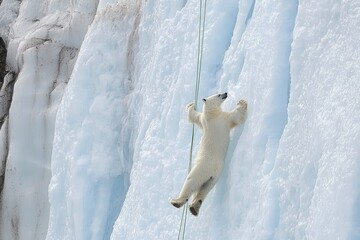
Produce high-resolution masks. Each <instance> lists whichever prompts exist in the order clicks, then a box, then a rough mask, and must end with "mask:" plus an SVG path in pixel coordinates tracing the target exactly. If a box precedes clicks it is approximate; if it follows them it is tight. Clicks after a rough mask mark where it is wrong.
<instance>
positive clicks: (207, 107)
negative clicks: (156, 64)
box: [170, 93, 247, 216]
mask: <svg viewBox="0 0 360 240" xmlns="http://www.w3.org/2000/svg"><path fill="white" fill-rule="evenodd" d="M227 96H228V95H227V93H223V94H215V95H213V96H210V97H208V98H204V99H203V111H202V113H199V112H197V111H195V109H194V103H190V104H188V105H187V106H186V110H187V112H188V120H189V121H190V122H191V123H194V124H196V125H197V126H199V127H200V128H201V129H202V133H203V137H202V139H201V143H200V148H199V151H198V152H197V155H196V158H195V164H194V166H193V168H192V169H191V171H190V172H189V174H188V176H187V177H186V180H185V183H184V185H183V187H182V190H181V192H180V195H179V197H177V198H174V199H172V200H171V201H170V203H171V204H172V205H174V206H175V207H177V208H180V207H181V206H183V205H184V204H185V203H186V202H187V201H188V199H189V198H190V196H191V195H193V200H192V203H191V204H190V206H189V208H190V212H191V213H192V214H193V215H194V216H197V215H198V213H199V210H200V207H201V204H202V203H203V201H204V199H205V197H206V195H207V194H208V193H209V191H210V190H211V189H212V188H213V187H214V185H215V184H216V182H217V180H218V178H219V176H220V174H221V171H222V169H223V165H224V159H225V155H226V152H227V149H228V145H229V140H230V136H229V135H230V130H231V129H232V128H233V127H235V126H237V125H238V124H241V123H243V122H244V121H245V120H246V115H247V102H246V101H245V100H240V101H239V102H238V104H237V106H236V108H235V109H234V110H232V111H231V112H223V111H222V110H221V104H222V103H223V102H224V101H225V99H226V98H227Z"/></svg>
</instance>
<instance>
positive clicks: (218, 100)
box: [203, 93, 227, 110]
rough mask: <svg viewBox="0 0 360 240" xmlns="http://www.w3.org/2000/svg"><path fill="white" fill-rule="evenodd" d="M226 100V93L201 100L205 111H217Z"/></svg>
mask: <svg viewBox="0 0 360 240" xmlns="http://www.w3.org/2000/svg"><path fill="white" fill-rule="evenodd" d="M226 98H227V93H221V94H214V95H212V96H210V97H207V98H203V103H204V109H205V110H212V109H219V108H220V106H221V104H222V103H223V102H224V101H225V99H226Z"/></svg>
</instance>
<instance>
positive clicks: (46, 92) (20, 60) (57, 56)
mask: <svg viewBox="0 0 360 240" xmlns="http://www.w3.org/2000/svg"><path fill="white" fill-rule="evenodd" d="M95 10H96V1H93V2H92V3H90V2H87V1H86V3H85V2H81V1H76V2H74V1H33V0H24V1H7V0H4V1H3V2H2V4H1V7H0V34H1V37H2V38H3V39H4V40H5V43H6V46H7V61H6V63H7V66H6V67H7V71H8V73H7V75H6V77H5V81H4V84H3V86H2V89H1V98H0V99H1V119H2V121H4V124H1V125H2V127H1V131H0V143H1V147H0V150H1V152H0V160H1V165H0V175H1V179H4V180H3V181H4V185H3V186H2V184H1V189H0V190H1V192H0V194H1V195H0V197H1V201H0V213H1V214H0V239H45V237H46V233H47V226H48V221H49V200H48V185H49V181H50V177H51V171H50V159H51V154H52V142H53V137H54V136H53V132H54V124H55V115H56V112H57V107H58V105H59V103H60V100H61V97H62V94H63V91H64V89H65V87H66V84H67V82H68V80H69V77H70V74H71V72H72V68H73V65H74V63H75V61H76V57H77V53H78V49H79V47H80V46H81V43H82V39H83V37H84V34H85V33H86V31H87V26H88V24H90V23H91V21H92V19H93V17H94V15H95ZM10 102H11V105H10Z"/></svg>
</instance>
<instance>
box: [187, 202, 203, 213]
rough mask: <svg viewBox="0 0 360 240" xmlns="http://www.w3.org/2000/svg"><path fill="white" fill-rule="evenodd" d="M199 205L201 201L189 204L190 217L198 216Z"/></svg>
mask: <svg viewBox="0 0 360 240" xmlns="http://www.w3.org/2000/svg"><path fill="white" fill-rule="evenodd" d="M201 204H202V201H201V200H199V201H197V202H195V203H193V204H191V206H190V208H189V210H190V212H191V213H192V215H194V216H197V215H198V214H199V210H200V207H201Z"/></svg>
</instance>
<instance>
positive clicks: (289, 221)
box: [277, 1, 360, 239]
mask: <svg viewBox="0 0 360 240" xmlns="http://www.w3.org/2000/svg"><path fill="white" fill-rule="evenodd" d="M359 9H360V3H358V2H349V1H310V2H307V3H305V2H301V4H300V5H299V11H298V16H297V19H296V26H295V30H294V41H293V45H292V53H291V58H290V64H291V94H290V102H289V107H288V113H289V120H288V124H287V126H286V128H285V132H284V135H283V137H282V139H281V144H280V148H279V154H278V156H277V167H278V168H277V169H278V172H279V178H278V183H279V188H280V193H281V201H280V206H282V207H281V212H280V223H279V228H278V234H277V238H279V239H303V238H306V239H359V237H360V228H359V226H360V225H359V221H360V217H359V216H360V214H359V213H360V208H359V196H360V188H359V183H360V177H359V176H360V162H359V160H360V149H359V143H360V108H359V104H360V95H359V90H360V82H359V76H360V74H359V73H360V66H359V64H358V63H357V62H358V61H359V59H360V58H359V56H360V50H359V47H360V43H359V41H358V39H359V37H360V27H359V24H360V19H359V18H358V17H355V16H358V14H359V13H360V11H359Z"/></svg>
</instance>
